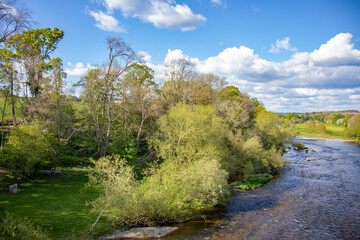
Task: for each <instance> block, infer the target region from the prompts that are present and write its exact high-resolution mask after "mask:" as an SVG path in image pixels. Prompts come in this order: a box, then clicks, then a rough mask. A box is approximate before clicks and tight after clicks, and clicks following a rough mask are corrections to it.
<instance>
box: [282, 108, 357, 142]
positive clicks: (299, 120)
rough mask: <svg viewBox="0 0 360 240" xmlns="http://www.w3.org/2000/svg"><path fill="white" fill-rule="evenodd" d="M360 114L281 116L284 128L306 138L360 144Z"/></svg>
mask: <svg viewBox="0 0 360 240" xmlns="http://www.w3.org/2000/svg"><path fill="white" fill-rule="evenodd" d="M359 116H360V113H359V112H358V111H357V110H349V111H341V112H323V113H316V112H313V113H304V114H297V113H288V114H280V115H279V117H280V119H281V122H282V128H283V129H284V130H285V129H287V131H288V132H289V133H290V134H291V135H293V136H300V137H304V138H337V139H343V140H345V139H347V140H352V141H355V142H358V143H359V142H360V117H359Z"/></svg>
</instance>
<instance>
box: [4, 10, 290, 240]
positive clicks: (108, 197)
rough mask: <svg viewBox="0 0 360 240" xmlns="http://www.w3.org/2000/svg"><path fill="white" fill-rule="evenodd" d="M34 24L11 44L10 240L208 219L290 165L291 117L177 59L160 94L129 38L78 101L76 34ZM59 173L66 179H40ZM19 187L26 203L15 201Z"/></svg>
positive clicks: (7, 60) (115, 43)
mask: <svg viewBox="0 0 360 240" xmlns="http://www.w3.org/2000/svg"><path fill="white" fill-rule="evenodd" d="M4 11H5V13H6V11H8V12H9V11H11V9H10V8H9V9H7V10H6V9H5V10H4ZM8 17H11V13H10V12H9V13H8ZM23 18H24V19H20V20H23V25H21V26H20V27H18V26H17V27H16V28H14V31H13V32H11V34H7V35H6V38H4V39H2V41H1V42H0V44H1V50H0V74H1V94H2V98H1V104H2V106H1V109H2V110H1V114H2V122H1V126H2V132H1V136H2V140H1V155H0V157H1V160H0V166H1V167H2V168H3V169H5V170H7V171H8V173H7V174H3V175H2V176H1V186H2V190H1V194H0V211H1V215H2V216H6V217H4V218H2V224H1V229H0V230H1V233H0V235H1V236H5V238H6V239H11V238H13V239H23V237H24V236H26V235H27V234H30V232H31V234H32V235H33V236H34V237H33V239H46V238H52V239H54V238H55V239H56V238H63V239H64V238H82V237H85V236H86V235H87V236H88V237H89V235H90V234H91V233H92V235H91V236H90V237H93V236H94V235H95V236H97V235H99V234H101V233H104V232H107V231H108V230H109V229H111V228H112V227H119V226H125V227H130V226H135V225H136V226H152V225H155V224H165V223H171V222H181V221H186V220H188V219H193V218H198V217H201V216H204V213H205V212H206V211H208V210H211V209H213V208H214V207H215V206H217V205H221V204H224V203H225V202H226V199H227V198H228V196H229V191H230V188H229V183H231V182H234V181H236V180H239V179H248V180H249V181H252V180H253V179H257V178H256V177H254V174H262V175H260V176H267V177H269V176H270V175H271V174H273V173H275V172H276V171H277V169H278V168H280V167H281V166H282V165H283V160H282V159H281V155H282V152H283V146H284V144H285V143H287V142H288V141H289V139H288V137H287V132H286V131H284V130H283V129H281V128H279V126H280V124H281V121H280V119H279V117H278V116H277V115H276V114H274V113H272V112H269V111H266V110H265V108H264V107H263V105H262V104H261V103H260V102H259V101H257V99H256V98H250V97H249V96H248V95H247V94H246V93H241V92H240V91H239V89H238V88H237V87H234V86H227V85H226V81H225V79H223V78H220V77H218V76H215V75H214V74H199V73H197V72H196V70H195V69H194V67H193V66H192V64H191V62H189V61H188V60H187V59H174V60H172V61H171V62H169V63H167V64H166V65H165V66H164V69H165V70H164V77H163V81H164V83H163V84H158V83H157V82H156V81H155V80H154V71H153V70H152V69H151V68H149V67H148V66H146V65H145V64H143V63H142V62H141V60H140V57H139V56H137V54H136V53H135V52H134V51H133V50H132V49H131V48H130V47H129V46H128V45H127V44H126V43H125V42H124V41H123V40H122V39H120V38H117V37H109V38H108V39H107V43H106V51H107V53H108V59H106V60H105V61H103V62H104V64H103V65H99V67H97V68H93V69H90V70H89V71H88V72H87V73H86V74H85V75H84V76H82V78H81V80H80V81H79V82H78V83H77V84H76V85H75V86H74V87H77V89H78V90H77V91H81V95H80V97H79V98H76V97H73V96H71V95H70V94H69V93H68V92H67V91H66V90H65V89H66V88H65V86H66V84H65V78H66V73H65V72H64V70H63V67H62V66H63V64H62V60H61V59H60V58H58V57H54V56H53V55H54V54H55V50H56V48H57V45H58V43H59V42H60V41H61V39H62V38H63V37H64V32H63V31H61V30H59V29H56V28H54V29H50V28H44V29H30V28H29V25H28V23H29V22H30V21H29V16H28V15H23ZM4 19H5V18H2V19H1V21H4ZM11 24H12V22H9V28H11V27H15V26H12V25H11ZM9 28H7V29H9ZM2 31H5V30H4V29H2ZM99 61H101V59H100V60H99ZM18 66H21V68H19V67H18ZM19 69H22V71H19ZM58 168H61V169H62V174H61V175H59V176H55V175H52V176H41V175H39V174H38V173H39V170H42V169H52V170H55V169H58ZM264 174H265V175H264ZM269 174H270V175H269ZM256 181H257V180H256ZM14 182H17V183H19V184H20V185H19V186H20V190H19V193H18V194H16V195H9V194H8V193H7V192H6V187H7V186H8V185H9V184H11V183H14ZM6 212H7V213H6ZM29 221H30V222H32V223H33V224H28V222H29ZM14 226H16V227H15V228H14Z"/></svg>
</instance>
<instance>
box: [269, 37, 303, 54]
mask: <svg viewBox="0 0 360 240" xmlns="http://www.w3.org/2000/svg"><path fill="white" fill-rule="evenodd" d="M281 49H284V50H286V51H293V52H295V51H297V48H295V47H291V45H290V38H289V37H285V38H283V39H277V40H276V44H275V45H273V44H271V49H270V50H269V52H270V53H278V52H280V50H281Z"/></svg>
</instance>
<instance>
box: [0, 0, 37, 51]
mask: <svg viewBox="0 0 360 240" xmlns="http://www.w3.org/2000/svg"><path fill="white" fill-rule="evenodd" d="M16 2H17V1H16V0H0V44H1V43H4V42H6V40H7V38H8V37H9V36H10V35H12V34H14V33H19V32H20V31H22V30H24V29H27V28H29V26H30V25H31V24H32V20H31V16H30V14H31V11H30V10H29V9H27V8H24V7H21V8H17V9H16V8H15V6H16Z"/></svg>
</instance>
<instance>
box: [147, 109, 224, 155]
mask: <svg viewBox="0 0 360 240" xmlns="http://www.w3.org/2000/svg"><path fill="white" fill-rule="evenodd" d="M159 123H160V126H159V131H158V134H157V135H155V138H154V140H153V144H154V146H155V148H156V150H157V153H158V155H159V156H160V157H161V158H163V159H172V160H173V161H176V162H187V161H193V160H196V159H200V158H203V157H209V158H213V159H216V160H217V161H219V162H220V161H222V160H224V156H226V154H227V149H226V143H225V139H226V130H227V126H226V124H225V122H224V121H223V119H221V118H220V117H219V116H217V112H216V110H215V109H214V108H213V107H211V106H201V105H187V104H183V103H178V104H177V105H176V106H174V107H172V108H171V109H170V110H169V112H168V113H167V114H166V115H164V116H162V117H161V118H160V120H159Z"/></svg>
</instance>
